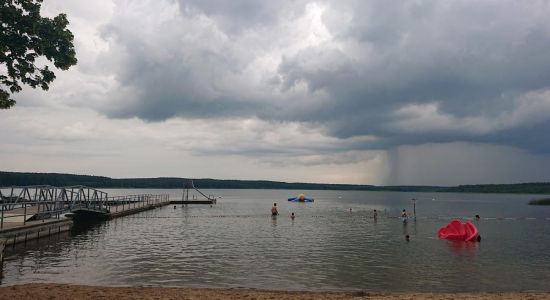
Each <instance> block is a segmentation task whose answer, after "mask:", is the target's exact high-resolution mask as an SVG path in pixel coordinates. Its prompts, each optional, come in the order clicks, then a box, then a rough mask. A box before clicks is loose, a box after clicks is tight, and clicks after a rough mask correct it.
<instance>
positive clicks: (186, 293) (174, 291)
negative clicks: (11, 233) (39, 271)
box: [0, 284, 550, 300]
mask: <svg viewBox="0 0 550 300" xmlns="http://www.w3.org/2000/svg"><path fill="white" fill-rule="evenodd" d="M4 299H6V300H12V299H157V300H163V299H251V300H252V299H256V300H263V299H381V300H382V299H394V300H397V299H550V293H537V292H506V293H414V292H413V293H383V292H382V293H379V292H363V291H359V292H288V291H270V290H254V289H208V288H163V287H99V286H82V285H67V284H24V285H15V286H9V287H0V300H4Z"/></svg>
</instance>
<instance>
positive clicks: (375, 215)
mask: <svg viewBox="0 0 550 300" xmlns="http://www.w3.org/2000/svg"><path fill="white" fill-rule="evenodd" d="M373 215H374V218H375V219H376V218H378V211H377V210H376V209H375V210H374V214H373Z"/></svg>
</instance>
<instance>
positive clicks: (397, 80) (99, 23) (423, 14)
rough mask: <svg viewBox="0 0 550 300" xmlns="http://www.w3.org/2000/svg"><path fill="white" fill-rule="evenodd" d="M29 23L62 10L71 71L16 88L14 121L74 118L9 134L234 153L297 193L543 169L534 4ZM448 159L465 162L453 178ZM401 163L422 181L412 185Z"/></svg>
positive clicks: (434, 4) (232, 6)
mask: <svg viewBox="0 0 550 300" xmlns="http://www.w3.org/2000/svg"><path fill="white" fill-rule="evenodd" d="M44 11H45V13H47V14H55V13H59V12H66V13H67V14H68V15H69V19H70V20H71V28H72V30H73V32H74V33H75V36H76V43H77V50H78V51H77V52H78V59H79V65H78V66H77V67H76V68H74V69H72V70H71V71H69V72H63V73H58V80H57V81H56V82H55V84H54V85H53V86H52V89H51V90H50V91H49V92H48V93H43V92H40V91H33V90H25V91H24V92H23V93H21V94H20V95H19V96H18V97H19V101H18V104H19V105H20V108H19V112H20V113H21V112H22V111H23V110H25V109H27V110H28V111H29V113H36V111H37V110H36V107H40V110H41V111H42V112H44V110H46V111H50V114H53V115H58V116H59V117H60V118H61V119H63V118H62V117H61V116H62V114H61V115H59V114H60V111H63V110H69V111H71V114H72V116H73V117H74V120H72V121H69V120H71V118H67V120H68V121H67V123H68V124H61V123H59V121H58V120H53V119H51V118H45V119H42V118H37V117H36V116H34V118H33V119H35V120H36V121H29V124H27V125H25V126H23V125H21V124H19V125H17V126H16V125H14V124H13V123H9V124H8V123H7V121H6V119H4V121H3V122H4V124H5V126H6V128H14V130H15V132H21V134H31V135H32V134H33V133H32V132H36V131H37V128H48V127H51V128H56V129H54V130H53V132H55V134H53V133H48V132H50V131H52V130H45V132H44V136H46V137H48V136H57V135H56V134H57V133H59V131H61V133H62V134H61V135H60V136H61V137H64V138H66V139H68V140H72V142H70V143H73V144H74V143H76V144H78V143H84V144H86V143H93V142H94V141H98V140H103V139H105V136H112V138H113V139H114V140H122V141H129V142H130V141H131V143H134V142H135V141H134V140H133V137H132V136H133V135H136V136H140V137H142V139H153V140H155V141H157V142H159V143H161V144H162V145H164V147H166V149H167V150H166V151H176V152H175V153H182V155H187V156H188V157H194V158H195V159H197V160H200V159H202V158H201V157H220V158H221V157H224V156H226V157H241V158H248V159H250V160H253V161H255V162H254V163H250V165H249V166H250V167H251V168H252V165H253V164H256V163H259V164H261V165H262V166H263V167H262V168H263V169H262V171H261V172H260V171H259V170H257V171H256V173H254V172H250V173H249V174H250V176H252V177H253V176H254V174H257V175H258V176H264V177H263V178H266V179H280V180H285V179H287V178H285V177H284V175H282V174H284V168H290V167H295V168H297V169H296V170H295V173H294V174H295V176H294V177H293V178H297V179H300V178H302V179H304V180H305V181H308V180H309V181H312V180H322V181H330V180H340V181H346V180H347V181H350V180H351V181H353V182H357V183H361V182H363V183H366V182H369V183H388V184H407V183H415V184H431V183H432V182H436V181H437V180H439V181H438V182H439V183H441V184H445V183H448V184H456V183H475V182H495V181H522V180H536V179H537V178H539V179H540V180H550V171H544V170H539V169H537V168H536V166H537V165H541V164H544V163H549V162H550V139H549V138H548V137H549V136H548V133H547V132H548V129H550V54H548V53H549V52H548V49H550V22H548V21H547V20H548V19H549V18H550V2H548V1H512V0H499V1H492V0H491V1H490V0H486V1H467V0H463V1H435V0H434V1H418V0H414V1H413V0H411V1H360V0H357V1H353V0H342V1H326V0H325V1H307V0H287V1H286V0H285V1H252V0H236V1H213V0H140V1H129V0H116V1H111V0H101V1H94V2H93V3H86V4H84V3H83V2H80V1H65V0H52V1H50V2H48V3H45V4H44ZM77 108H78V109H77ZM91 111H93V112H94V113H93V114H92V113H90V112H91ZM2 113H5V112H2ZM79 118H83V120H86V121H78V120H79ZM96 122H100V123H101V125H98V124H96ZM0 123H1V122H0ZM33 123H37V124H41V125H36V126H34V125H32V124H33ZM128 126H137V128H140V130H134V131H130V132H131V133H129V131H128V130H127V128H126V127H128ZM55 130H59V131H55ZM8 138H9V140H11V141H12V143H13V146H14V147H16V146H17V144H18V143H23V141H25V143H32V142H31V141H29V140H27V139H24V138H20V137H14V136H8ZM54 140H55V139H54ZM189 141H191V143H190V142H189ZM59 142H60V141H59ZM45 143H46V142H45ZM48 143H54V144H55V142H52V139H49V142H47V143H46V144H48ZM138 144H139V143H138ZM138 144H135V145H136V146H137V145H138ZM82 145H83V144H80V146H82ZM137 147H139V146H137ZM427 148H429V149H432V151H433V155H432V157H439V159H438V160H437V161H438V162H437V163H435V160H430V159H429V157H430V155H429V156H423V155H419V153H428V152H429V153H432V152H430V151H427V150H426V149H427ZM75 149H76V146H75ZM451 149H453V150H452V151H451ZM96 150H97V151H96V153H103V152H105V153H110V152H111V151H109V150H111V149H108V148H100V149H96ZM425 150H426V151H425ZM119 151H122V152H123V150H119ZM144 151H145V150H144ZM178 151H179V152H178ZM76 152H78V151H76ZM495 152H498V153H499V155H497V156H498V157H499V159H496V158H495V157H497V156H495V155H494V153H495ZM457 153H476V155H471V157H472V160H471V161H470V164H463V165H462V166H464V168H454V167H453V166H455V165H457V164H460V161H461V160H462V159H463V157H462V156H460V155H458V154H457ZM138 156H139V157H147V154H146V153H141V154H139V155H137V154H136V157H138ZM167 157H173V156H170V155H167ZM445 158H447V160H446V159H445ZM107 161H108V160H107ZM411 161H414V162H415V163H410V162H411ZM405 162H406V163H405ZM444 162H447V163H444ZM480 162H486V164H480ZM106 163H107V162H106ZM354 163H355V165H356V166H355V167H351V166H352V165H354ZM166 164H168V161H166ZM416 164H418V165H423V166H431V167H430V168H432V169H433V170H434V171H433V172H427V173H426V175H425V176H413V174H412V173H413V172H411V171H410V170H412V169H411V168H409V167H407V166H413V165H414V166H415V167H416V168H418V166H417V165H416ZM480 165H485V166H487V168H489V169H493V170H494V172H493V173H492V174H493V175H494V177H491V172H481V171H479V170H478V169H476V166H480ZM357 166H361V167H362V168H365V169H363V171H362V172H363V173H364V175H363V176H357V174H359V173H360V171H359V170H358V169H357ZM495 166H502V167H500V168H495ZM519 166H524V168H520V169H521V172H514V171H513V170H514V169H516V170H519V169H518V168H519ZM317 167H319V168H326V169H323V170H331V169H330V168H333V170H335V171H334V174H332V176H329V175H328V174H327V175H326V176H324V177H322V176H321V177H319V176H317V175H315V176H317V177H315V176H313V175H311V174H312V170H313V169H315V168H317ZM161 169H162V166H159V167H158V173H159V174H161V175H162V174H163V173H162V171H161ZM215 169H216V168H214V167H213V168H212V170H215ZM298 169H299V170H298ZM449 169H453V170H456V172H457V173H456V174H454V175H452V176H451V175H449V176H442V175H441V173H440V172H445V171H448V170H449ZM535 169H536V170H535ZM105 170H108V168H105ZM201 170H209V167H206V166H205V165H201ZM336 170H338V171H336ZM346 170H348V173H349V174H347V175H344V174H345V173H346ZM474 170H478V171H476V172H477V173H476V174H480V176H478V177H476V176H470V175H471V174H470V173H471V172H474ZM531 171H532V172H531ZM327 172H330V171H327ZM138 173H139V174H143V176H147V174H146V170H145V169H143V170H142V171H140V172H138ZM497 173H498V174H497ZM518 173H521V174H530V175H524V176H518ZM124 174H125V175H126V174H127V173H124ZM231 174H232V173H224V174H222V175H221V176H222V177H231ZM260 174H261V175H260ZM270 174H278V175H270ZM365 174H366V175H365ZM106 175H109V174H106ZM241 175H242V174H241ZM497 175H498V176H497ZM206 176H209V177H216V174H212V175H206ZM442 178H444V179H442ZM469 180H470V181H469ZM472 181H474V182H472Z"/></svg>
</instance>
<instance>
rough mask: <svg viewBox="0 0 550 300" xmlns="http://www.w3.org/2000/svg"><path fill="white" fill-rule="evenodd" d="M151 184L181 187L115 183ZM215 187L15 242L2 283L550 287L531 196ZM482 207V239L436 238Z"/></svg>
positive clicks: (543, 233) (542, 231)
mask: <svg viewBox="0 0 550 300" xmlns="http://www.w3.org/2000/svg"><path fill="white" fill-rule="evenodd" d="M145 192H153V193H166V192H169V193H172V196H171V198H172V199H174V198H175V199H177V198H178V197H180V196H178V195H177V192H178V191H175V190H160V191H159V190H156V191H143V190H141V191H139V190H138V191H136V190H113V191H110V194H111V195H116V194H135V193H145ZM208 192H209V193H211V194H217V195H220V196H223V198H222V199H220V201H219V204H217V205H215V206H213V207H209V206H200V205H195V206H192V205H190V206H188V207H181V206H177V208H176V209H174V208H173V206H166V207H163V208H161V209H156V210H151V211H146V212H142V213H139V214H136V215H132V216H127V217H123V218H119V219H114V220H111V221H107V222H103V223H98V224H83V225H79V226H77V227H75V229H74V230H73V232H72V233H71V234H70V235H65V236H63V235H62V236H59V237H53V238H52V239H51V240H49V241H48V240H46V241H45V240H42V241H40V242H30V243H28V244H27V245H26V247H22V246H17V247H16V248H14V249H10V248H9V249H7V253H6V254H7V257H6V258H5V262H4V267H3V269H4V270H3V284H16V283H23V282H62V283H78V284H92V285H96V284H97V285H112V286H119V285H153V286H157V285H162V286H201V287H203V286H206V287H253V288H263V289H291V290H304V289H305V290H308V289H316V290H318V289H322V290H338V289H346V290H349V289H367V290H387V291H411V290H412V291H434V290H435V291H495V290H500V291H506V290H550V287H549V285H548V283H547V281H548V279H549V278H550V269H549V267H550V239H549V238H548V236H549V234H550V220H549V219H546V218H547V217H550V209H549V207H533V206H528V205H526V203H527V202H528V200H529V199H531V198H532V196H525V195H479V194H422V193H388V192H386V193H382V192H342V191H311V192H308V193H307V194H308V195H310V196H313V197H315V198H316V202H315V203H307V204H303V203H288V202H286V201H284V199H286V197H288V196H291V195H294V194H296V191H280V190H218V191H215V190H214V191H208ZM411 198H416V199H418V200H417V216H418V219H417V221H416V222H414V221H411V222H409V223H408V224H407V225H403V224H402V223H401V222H400V221H399V219H397V218H395V216H397V215H398V214H399V212H400V210H401V209H402V208H407V209H408V210H409V211H410V212H412V204H411V201H410V199H411ZM273 202H278V206H279V209H280V212H281V215H280V216H278V217H276V218H272V217H271V216H270V215H269V210H270V207H271V205H272V203H273ZM349 208H352V212H351V213H350V212H349ZM373 209H377V210H379V211H380V217H379V218H378V219H377V220H375V219H374V218H373V217H372V210H373ZM291 212H295V213H296V215H297V217H296V219H295V220H291V219H290V218H289V215H290V213H291ZM475 214H480V215H481V216H482V217H483V219H482V220H481V221H479V222H477V225H478V227H479V229H480V232H481V234H482V236H483V240H482V242H481V243H479V244H478V243H462V242H450V241H445V240H439V239H437V238H436V231H437V229H438V228H439V227H440V226H443V225H445V224H446V223H447V221H448V220H449V219H451V218H452V217H455V216H462V217H471V216H473V215H475ZM517 217H520V218H524V219H522V220H515V218H517ZM501 218H502V219H501ZM504 218H514V219H513V220H510V219H504ZM525 218H529V219H525ZM406 234H409V235H410V236H411V240H410V242H407V241H405V239H404V236H405V235H406Z"/></svg>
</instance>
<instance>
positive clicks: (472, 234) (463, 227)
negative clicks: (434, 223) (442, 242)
mask: <svg viewBox="0 0 550 300" xmlns="http://www.w3.org/2000/svg"><path fill="white" fill-rule="evenodd" d="M437 236H438V237H439V238H441V239H448V240H458V241H471V242H475V241H477V240H478V236H479V233H478V231H477V228H476V227H475V226H474V224H472V223H470V222H466V223H462V222H460V221H459V220H452V221H451V223H449V224H448V225H447V226H445V227H441V228H439V231H438V232H437Z"/></svg>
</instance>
